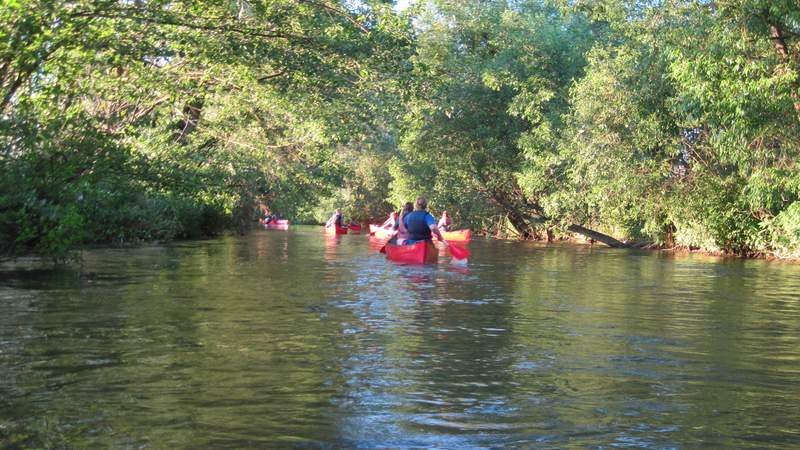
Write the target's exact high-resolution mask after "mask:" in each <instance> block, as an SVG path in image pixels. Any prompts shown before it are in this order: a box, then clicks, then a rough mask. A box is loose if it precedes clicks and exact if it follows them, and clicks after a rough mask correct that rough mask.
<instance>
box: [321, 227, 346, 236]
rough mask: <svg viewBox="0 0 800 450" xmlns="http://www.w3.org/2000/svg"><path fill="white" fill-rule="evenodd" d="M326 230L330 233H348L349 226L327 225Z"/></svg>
mask: <svg viewBox="0 0 800 450" xmlns="http://www.w3.org/2000/svg"><path fill="white" fill-rule="evenodd" d="M324 230H325V232H326V233H328V234H347V228H342V227H337V226H332V227H325V228H324Z"/></svg>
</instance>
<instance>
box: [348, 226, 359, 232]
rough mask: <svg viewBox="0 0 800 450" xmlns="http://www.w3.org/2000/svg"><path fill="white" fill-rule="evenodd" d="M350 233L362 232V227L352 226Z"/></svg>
mask: <svg viewBox="0 0 800 450" xmlns="http://www.w3.org/2000/svg"><path fill="white" fill-rule="evenodd" d="M350 231H361V225H350Z"/></svg>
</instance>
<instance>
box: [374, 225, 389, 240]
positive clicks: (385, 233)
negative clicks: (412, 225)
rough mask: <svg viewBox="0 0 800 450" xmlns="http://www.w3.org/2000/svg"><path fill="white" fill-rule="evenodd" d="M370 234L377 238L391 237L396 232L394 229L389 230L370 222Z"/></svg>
mask: <svg viewBox="0 0 800 450" xmlns="http://www.w3.org/2000/svg"><path fill="white" fill-rule="evenodd" d="M369 234H371V235H373V236H375V237H376V238H381V239H389V238H390V237H392V235H393V234H394V230H387V229H386V228H381V227H380V226H379V225H373V224H369Z"/></svg>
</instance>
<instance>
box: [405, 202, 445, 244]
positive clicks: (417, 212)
mask: <svg viewBox="0 0 800 450" xmlns="http://www.w3.org/2000/svg"><path fill="white" fill-rule="evenodd" d="M427 209H428V199H426V198H425V197H417V201H416V202H415V203H414V212H411V213H408V214H405V215H404V216H403V225H404V226H405V228H406V230H407V231H408V239H407V240H406V245H411V244H415V243H417V242H420V241H428V242H433V236H436V237H437V238H438V239H439V240H440V241H441V242H444V244H445V245H447V242H446V241H445V240H444V238H443V237H442V233H441V232H439V228H438V227H437V226H436V218H435V217H433V216H432V215H431V213H429V212H428V211H427Z"/></svg>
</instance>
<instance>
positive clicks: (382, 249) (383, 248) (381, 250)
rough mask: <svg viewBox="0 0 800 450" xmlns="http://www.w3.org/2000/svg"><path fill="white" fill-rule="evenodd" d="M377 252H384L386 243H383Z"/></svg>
mask: <svg viewBox="0 0 800 450" xmlns="http://www.w3.org/2000/svg"><path fill="white" fill-rule="evenodd" d="M378 253H386V244H383V247H381V249H380V250H378Z"/></svg>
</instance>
